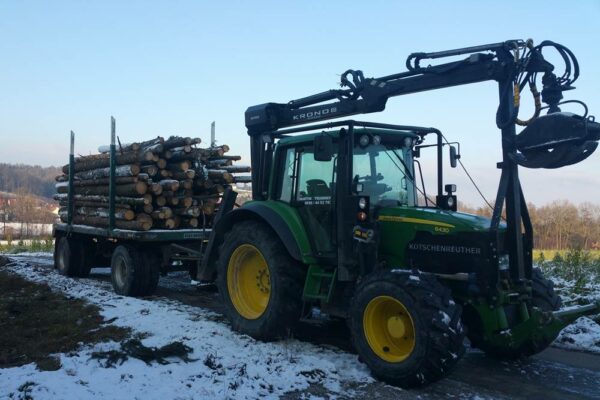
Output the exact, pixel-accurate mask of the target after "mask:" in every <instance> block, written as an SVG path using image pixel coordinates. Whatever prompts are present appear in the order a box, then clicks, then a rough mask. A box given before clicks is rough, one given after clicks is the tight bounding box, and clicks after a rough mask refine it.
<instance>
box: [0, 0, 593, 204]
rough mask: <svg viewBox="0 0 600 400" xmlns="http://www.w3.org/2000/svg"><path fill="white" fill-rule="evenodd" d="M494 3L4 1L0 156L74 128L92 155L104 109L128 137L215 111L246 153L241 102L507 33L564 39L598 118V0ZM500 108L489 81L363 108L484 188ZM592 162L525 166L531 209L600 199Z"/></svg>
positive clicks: (200, 120)
mask: <svg viewBox="0 0 600 400" xmlns="http://www.w3.org/2000/svg"><path fill="white" fill-rule="evenodd" d="M496 3H497V4H492V3H491V2H482V1H464V2H442V1H428V2H399V1H397V2H392V1H389V2H384V1H369V2H365V1H360V2H359V1H329V2H324V1H320V2H319V1H305V2H283V1H247V2H241V1H235V2H234V1H231V2H228V1H220V2H216V1H213V2H201V1H162V2H157V1H70V2H61V1H53V2H47V1H6V0H0V93H1V95H0V121H1V124H0V135H1V137H2V139H3V140H2V146H1V148H0V161H2V162H22V163H31V164H41V165H58V164H62V163H64V162H65V161H66V158H67V150H68V132H69V130H71V129H73V130H74V131H75V132H76V133H77V145H76V149H77V152H78V153H80V154H89V153H90V152H92V151H94V149H95V148H96V147H97V146H98V145H100V144H105V143H106V141H107V139H108V129H109V117H110V116H111V115H114V116H115V117H116V118H117V132H118V135H119V136H120V137H121V140H122V141H124V142H126V141H133V140H138V139H144V138H149V137H153V136H157V135H163V136H168V135H171V134H180V135H188V136H200V137H202V138H203V139H206V140H208V138H209V131H210V122H211V121H213V120H215V121H217V134H218V139H219V140H220V142H222V143H227V144H229V145H230V146H231V147H232V152H234V153H237V154H241V155H242V156H244V157H245V159H246V161H248V160H247V157H248V154H249V149H248V147H249V146H248V137H247V135H246V133H245V129H244V119H243V115H244V110H245V109H246V108H247V107H248V106H250V105H254V104H259V103H263V102H267V101H277V102H286V101H288V100H291V99H294V98H299V97H303V96H305V95H309V94H313V93H316V92H320V91H323V90H326V89H331V88H335V87H336V85H337V82H338V81H339V74H340V73H341V72H343V71H345V70H346V69H348V68H354V69H362V70H363V71H364V72H365V75H367V76H383V75H387V74H391V73H395V72H400V71H403V70H404V61H405V59H406V56H407V55H408V54H409V53H411V52H414V51H435V50H444V49H452V48H457V47H463V46H470V45H478V44H485V43H491V42H498V41H503V40H506V39H514V38H529V37H531V38H533V39H534V40H535V41H536V42H539V41H541V40H544V39H551V40H555V41H558V42H560V43H563V44H565V45H567V46H568V47H570V48H571V49H572V50H573V51H574V52H575V54H576V55H577V57H578V59H579V62H580V64H581V70H582V73H581V77H580V79H579V81H578V82H577V84H576V86H577V88H578V89H577V90H576V91H574V92H572V93H569V94H568V95H569V97H570V98H579V99H582V100H584V101H586V102H587V103H588V105H589V107H590V110H591V113H592V114H594V112H596V113H597V114H599V115H600V111H599V110H600V95H599V93H600V74H598V72H599V71H600V46H599V45H598V38H600V1H598V0H596V1H576V2H571V3H570V4H568V5H566V4H565V2H563V1H530V2H523V1H502V2H496ZM529 100H530V98H529V97H528V95H525V98H524V100H523V101H524V102H528V101H529ZM496 106H497V90H496V87H495V85H494V84H493V83H485V84H478V85H471V86H464V87H459V88H452V89H447V90H442V91H435V92H428V93H421V94H417V95H411V96H404V97H399V98H394V99H391V100H390V101H389V102H388V108H387V110H386V111H385V112H384V113H380V114H377V115H368V116H362V117H361V119H370V120H375V121H382V122H390V123H402V124H415V125H428V126H436V127H438V128H440V129H442V130H443V131H444V132H445V133H446V135H447V136H448V137H449V138H452V139H454V140H459V141H461V144H462V146H461V149H462V156H463V161H464V162H465V164H466V165H467V167H468V168H469V169H470V170H471V172H472V173H473V175H474V176H475V178H476V179H477V181H478V182H479V183H480V185H481V187H482V188H483V190H484V193H485V194H486V196H488V197H490V198H491V197H493V196H494V195H495V189H496V185H497V172H496V170H495V162H496V161H498V160H499V159H500V141H499V132H498V131H497V129H496V128H495V124H494V118H495V111H496ZM530 110H531V108H530V107H524V110H523V114H528V112H529V111H530ZM573 111H578V110H576V109H573ZM25 148H27V151H23V149H25ZM599 169H600V153H599V154H594V155H593V156H592V159H589V160H586V161H585V162H583V163H581V164H579V165H577V166H572V167H567V168H563V169H560V170H555V171H537V170H522V171H523V172H522V176H523V182H524V188H525V194H526V196H527V197H528V198H529V199H530V200H532V201H534V202H536V203H539V204H542V203H547V202H549V201H552V200H555V199H563V198H569V199H571V200H573V201H575V202H581V201H585V200H590V201H593V202H597V199H598V198H600V178H599V177H598V176H597V172H596V171H598V170H599ZM448 178H449V181H452V182H454V183H457V184H458V185H459V196H460V197H461V198H462V199H464V200H465V201H467V202H468V203H471V204H473V205H479V204H480V203H481V201H480V200H479V199H478V198H477V197H476V195H475V194H474V193H475V192H474V190H473V189H472V187H471V186H470V184H468V183H467V181H466V179H465V178H464V176H463V175H462V174H459V173H458V171H451V172H450V173H449V174H448ZM433 183H434V182H433V180H431V184H433ZM432 187H433V186H432Z"/></svg>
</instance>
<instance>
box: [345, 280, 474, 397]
mask: <svg viewBox="0 0 600 400" xmlns="http://www.w3.org/2000/svg"><path fill="white" fill-rule="evenodd" d="M460 316H461V308H460V306H459V305H457V304H456V303H455V302H454V301H453V300H452V298H451V297H450V290H448V289H447V288H445V287H444V286H442V285H441V284H440V283H439V282H438V281H437V280H436V279H435V277H433V276H432V275H426V274H422V273H411V272H409V271H402V272H396V271H394V272H392V271H381V272H376V273H374V274H372V275H371V276H368V277H367V278H366V279H365V280H364V281H363V282H362V283H361V284H360V286H359V287H358V288H357V290H356V294H355V296H354V298H353V300H352V305H351V308H350V329H351V332H352V336H353V340H354V345H355V347H356V350H357V351H358V354H359V355H360V357H361V359H362V360H363V361H364V362H365V363H366V364H367V365H368V366H369V368H370V369H371V371H372V373H373V375H374V376H376V377H377V378H379V379H381V380H383V381H385V382H387V383H390V384H392V385H397V386H401V387H404V388H411V387H418V386H422V385H425V384H427V383H430V382H434V381H436V380H438V379H440V378H442V377H444V376H445V375H447V374H448V373H449V372H450V371H451V370H452V369H453V367H454V366H455V365H456V364H457V362H458V361H459V360H460V358H461V357H462V355H463V354H464V346H463V340H464V333H463V328H462V324H461V320H460Z"/></svg>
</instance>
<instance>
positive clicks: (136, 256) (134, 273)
mask: <svg viewBox="0 0 600 400" xmlns="http://www.w3.org/2000/svg"><path fill="white" fill-rule="evenodd" d="M149 261H150V262H149ZM110 269H111V282H112V286H113V289H114V290H115V292H116V293H117V294H120V295H123V296H148V295H150V294H152V293H153V292H154V290H155V289H156V285H157V284H158V274H159V270H158V269H159V265H157V263H156V262H154V261H153V260H148V258H147V257H144V255H143V254H142V253H141V252H140V250H139V249H137V248H136V247H134V246H129V245H120V246H117V248H116V249H115V251H114V252H113V255H112V258H111V263H110Z"/></svg>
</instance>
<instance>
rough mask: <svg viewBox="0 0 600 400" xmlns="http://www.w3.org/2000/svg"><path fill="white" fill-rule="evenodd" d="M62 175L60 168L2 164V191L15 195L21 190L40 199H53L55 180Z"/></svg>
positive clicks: (0, 184)
mask: <svg viewBox="0 0 600 400" xmlns="http://www.w3.org/2000/svg"><path fill="white" fill-rule="evenodd" d="M60 173H61V170H60V168H59V167H45V168H44V167H40V166H39V165H25V164H4V163H0V191H4V192H13V193H14V192H17V191H18V190H19V189H21V190H25V191H27V192H29V193H31V194H33V195H36V196H39V197H45V198H52V195H53V194H54V193H55V189H54V178H55V177H56V176H57V175H60Z"/></svg>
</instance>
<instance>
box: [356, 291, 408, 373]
mask: <svg viewBox="0 0 600 400" xmlns="http://www.w3.org/2000/svg"><path fill="white" fill-rule="evenodd" d="M363 329H364V331H365V337H366V339H367V342H368V343H369V346H370V347H371V350H373V352H374V353H375V354H377V356H378V357H379V358H381V359H382V360H385V361H387V362H392V363H396V362H401V361H404V360H405V359H406V358H408V356H410V354H411V353H412V352H413V350H414V348H415V324H414V322H413V320H412V317H411V316H410V313H409V312H408V310H407V309H406V307H405V306H404V304H402V303H401V302H400V301H398V300H396V299H395V298H393V297H390V296H378V297H375V298H374V299H373V300H371V301H370V302H369V304H367V307H366V308H365V311H364V313H363Z"/></svg>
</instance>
